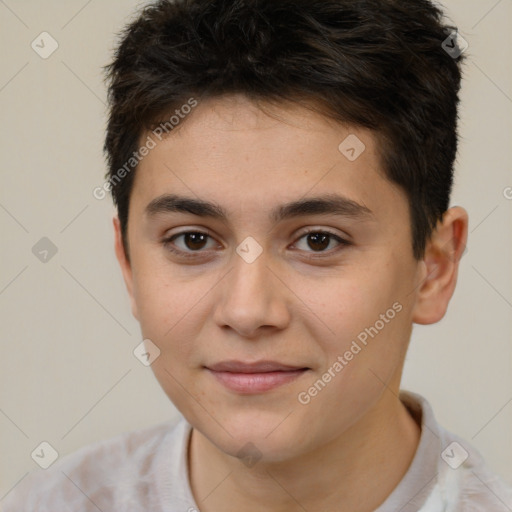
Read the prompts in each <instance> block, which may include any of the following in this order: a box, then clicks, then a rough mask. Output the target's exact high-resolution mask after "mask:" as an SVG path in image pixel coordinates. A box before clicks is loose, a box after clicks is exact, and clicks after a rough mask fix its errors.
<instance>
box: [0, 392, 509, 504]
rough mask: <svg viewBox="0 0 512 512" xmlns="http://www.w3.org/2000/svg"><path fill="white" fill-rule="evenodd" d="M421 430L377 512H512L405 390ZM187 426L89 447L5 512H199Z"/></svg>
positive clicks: (24, 487) (468, 454)
mask: <svg viewBox="0 0 512 512" xmlns="http://www.w3.org/2000/svg"><path fill="white" fill-rule="evenodd" d="M400 399H401V400H402V402H403V403H404V404H405V405H406V406H407V408H408V409H409V411H410V412H411V414H412V415H413V416H414V417H415V418H416V420H417V421H418V423H421V427H422V428H421V437H420V443H419V445H418V448H417V451H416V454H415V456H414V459H413V461H412V463H411V465H410V467H409V469H408V471H407V473H406V474H405V476H404V477H403V479H402V480H401V481H400V483H399V484H398V486H397V487H396V488H395V489H394V491H393V492H392V493H391V494H390V495H389V496H388V498H387V499H386V500H385V502H384V503H383V504H382V505H381V506H380V507H378V509H377V510H376V511H375V512H397V511H400V512H473V511H475V512H476V511H479V512H480V511H481V512H511V511H512V486H511V485H508V484H506V483H505V482H504V481H503V480H501V479H500V478H499V477H497V476H496V475H494V474H493V473H492V472H491V471H490V470H489V469H488V468H487V467H486V465H485V463H484V460H483V458H482V456H481V455H480V454H479V453H478V452H477V451H476V450H475V449H474V448H473V447H471V445H470V444H469V443H467V442H466V441H464V440H462V439H461V438H459V437H458V436H456V435H454V434H451V433H450V432H448V431H446V430H445V429H444V428H442V427H441V426H440V425H438V423H437V422H436V420H435V418H434V415H433V413H432V409H431V407H430V405H429V404H428V402H427V401H426V400H425V399H424V398H422V397H421V396H419V395H417V394H414V393H409V392H406V391H402V392H401V394H400ZM190 433H191V426H190V424H189V423H188V422H187V421H186V420H185V419H184V418H181V419H180V420H179V421H178V422H177V423H174V424H173V423H171V422H168V423H164V424H161V425H157V426H155V427H151V428H146V429H140V430H136V431H133V432H128V433H125V434H122V435H119V436H117V437H115V438H113V439H110V440H107V441H103V442H100V443H95V444H93V445H90V446H86V447H84V448H82V449H80V450H79V451H77V452H75V453H73V454H70V455H68V456H66V457H64V458H62V459H61V460H60V461H57V462H55V463H54V464H53V465H52V466H50V467H49V468H48V469H46V470H38V471H34V472H32V473H31V474H29V475H28V476H27V477H25V478H24V479H23V480H22V481H21V482H20V483H19V484H18V485H16V487H15V488H14V489H13V490H11V491H10V492H9V493H8V494H7V496H5V497H4V499H3V500H2V502H1V503H0V510H2V512H29V511H30V512H36V511H37V512H68V511H69V512H71V511H73V512H98V511H100V512H125V511H126V512H139V511H140V512H142V511H144V512H197V511H199V512H200V510H201V508H200V504H198V503H196V502H195V500H194V497H193V495H192V492H191V489H190V483H189V480H188V470H187V448H188V440H189V436H190Z"/></svg>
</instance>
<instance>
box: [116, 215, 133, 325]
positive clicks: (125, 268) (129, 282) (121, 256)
mask: <svg viewBox="0 0 512 512" xmlns="http://www.w3.org/2000/svg"><path fill="white" fill-rule="evenodd" d="M112 222H113V224H114V233H115V250H116V257H117V261H118V262H119V266H120V267H121V272H122V273H123V279H124V283H125V285H126V289H127V290H128V295H129V296H130V302H131V307H132V315H133V316H134V317H135V318H136V319H137V320H138V319H139V317H138V312H137V304H136V302H135V298H134V295H133V274H132V267H131V263H130V262H129V261H128V257H127V255H126V253H125V250H124V245H123V237H122V234H121V223H120V221H119V217H118V216H117V215H115V216H114V218H113V219H112Z"/></svg>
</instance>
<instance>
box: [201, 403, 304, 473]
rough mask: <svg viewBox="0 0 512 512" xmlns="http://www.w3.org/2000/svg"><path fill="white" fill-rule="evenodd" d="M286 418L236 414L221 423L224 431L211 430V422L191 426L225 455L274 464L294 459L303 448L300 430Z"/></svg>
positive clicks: (257, 413)
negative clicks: (195, 427) (195, 426)
mask: <svg viewBox="0 0 512 512" xmlns="http://www.w3.org/2000/svg"><path fill="white" fill-rule="evenodd" d="M287 414H288V412H286V413H284V414H283V413H280V414H276V413H272V414H271V413H264V412H262V411H257V410H254V411H251V412H248V413H247V414H241V413H240V412H238V413H236V414H234V415H233V416H232V417H227V416H226V417H225V418H226V419H224V420H223V421H222V422H221V424H222V426H223V427H224V429H225V430H224V429H222V428H220V427H218V426H217V425H216V426H214V423H215V422H214V421H213V420H211V418H210V421H207V422H206V423H205V422H201V423H195V424H196V425H197V429H198V430H199V431H200V432H201V433H202V434H203V435H204V436H205V437H206V438H208V439H209V440H210V442H211V443H213V444H214V445H215V446H217V448H218V449H219V450H221V451H223V452H224V453H227V454H228V455H231V456H233V457H237V458H240V459H246V458H249V459H251V460H255V459H259V460H260V461H261V462H268V463H277V462H282V461H285V460H289V459H292V458H294V457H296V456H298V455H299V451H302V450H303V449H304V446H305V443H304V441H305V436H304V434H305V429H304V426H303V425H302V426H301V425H296V424H295V423H296V421H297V420H296V419H295V420H292V418H291V417H289V418H286V416H287ZM290 416H291V415H290ZM285 418H286V419H285ZM283 420H284V421H283ZM193 424H194V423H193ZM308 441H310V438H309V439H308Z"/></svg>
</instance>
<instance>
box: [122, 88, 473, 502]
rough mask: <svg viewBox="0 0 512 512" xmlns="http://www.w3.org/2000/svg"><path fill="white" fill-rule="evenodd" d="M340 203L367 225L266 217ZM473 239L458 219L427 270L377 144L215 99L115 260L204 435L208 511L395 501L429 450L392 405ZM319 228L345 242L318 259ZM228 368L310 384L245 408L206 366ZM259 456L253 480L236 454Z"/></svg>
mask: <svg viewBox="0 0 512 512" xmlns="http://www.w3.org/2000/svg"><path fill="white" fill-rule="evenodd" d="M349 134H355V135H356V136H357V137H358V138H359V139H360V140H361V141H363V142H364V144H365V146H366V149H365V150H364V152H363V153H362V154H361V155H360V156H359V157H358V158H357V159H356V160H355V161H349V160H348V159H347V158H346V157H345V156H344V155H343V154H341V152H340V151H339V150H338V146H339V144H340V143H341V142H342V141H343V140H344V139H345V138H346V137H347V135H349ZM146 136H147V134H144V135H143V138H144V139H145V137H146ZM141 140H142V138H141ZM333 191H335V192H337V193H339V194H342V195H344V196H345V197H347V198H350V199H351V200H353V201H355V202H357V203H359V204H360V205H364V206H365V207H366V208H368V209H369V210H371V212H372V215H370V216H368V217H365V218H351V217H347V216H344V217H340V216H335V215H333V214H322V215H319V214H316V215H312V214H309V215H305V216H301V217H299V218H292V219H287V220H282V221H279V222H277V223H275V222H273V221H271V220H270V219H269V212H270V211H271V210H272V209H273V208H274V207H276V206H277V205H281V204H283V203H287V202H290V201H294V200H298V199H304V198H305V197H313V196H319V195H323V194H328V193H332V192H333ZM166 193H172V194H179V195H183V196H187V197H191V198H196V199H197V198H200V199H204V200H208V201H214V202H216V203H218V204H219V205H220V206H222V207H223V208H224V209H225V210H226V211H227V214H228V220H227V222H223V221H221V220H218V219H211V218H207V217H198V216H196V215H192V214H190V213H182V212H167V213H159V214H156V215H148V214H147V212H146V211H145V208H146V207H147V205H148V204H149V203H150V202H151V201H152V200H154V199H155V198H157V197H159V196H161V195H162V194H166ZM467 225H468V216H467V213H466V211H465V210H464V209H462V208H460V207H452V208H450V209H449V210H448V211H447V212H446V213H445V215H444V218H443V222H440V223H439V224H438V227H437V229H436V231H435V232H434V233H433V235H432V237H431V239H430V241H429V242H428V246H427V250H426V253H425V257H424V258H423V259H422V260H421V261H417V260H415V259H414V257H413V253H412V240H411V228H410V216H409V210H408V203H407V197H406V194H405V192H404V191H403V190H402V189H400V188H399V187H397V186H395V185H394V184H393V183H391V182H390V181H389V180H387V179H386V177H385V176H384V174H383V172H382V168H381V164H380V158H379V153H378V148H377V146H376V141H375V138H374V135H373V134H372V132H370V131H368V130H364V129H361V128H357V127H353V126H352V127H350V126H344V125H341V124H339V123H335V122H333V121H332V120H328V119H326V118H325V117H323V116H321V115H320V114H317V113H313V112H311V110H308V109H305V108H303V107H300V106H298V105H288V104H286V105H285V104H280V105H274V106H270V105H267V106H266V107H265V111H262V110H261V109H260V108H258V107H257V106H256V105H254V103H252V102H251V101H249V100H248V99H246V98H244V97H243V96H227V97H223V98H216V99H209V100H208V101H204V102H201V103H200V104H199V105H198V106H197V107H196V108H195V109H194V111H193V112H192V113H191V114H189V115H188V116H187V119H186V121H184V122H183V123H182V124H181V126H180V127H179V128H178V129H175V130H174V131H172V132H171V133H170V134H169V136H168V137H166V138H165V139H164V140H163V141H162V142H159V143H158V144H157V146H156V147H155V148H154V149H152V150H151V151H150V153H149V154H148V155H147V156H146V157H145V158H144V159H143V160H142V162H141V163H140V164H139V167H138V169H137V174H136V176H135V181H134V186H133V190H132V194H131V199H130V214H129V220H128V246H129V259H128V257H127V255H126V254H125V252H124V250H123V244H122V238H121V233H120V226H119V221H118V219H117V218H114V229H115V236H116V244H115V247H116V254H117V258H118V260H119V263H120V266H121V269H122V272H123V276H124V280H125V283H126V286H127V290H128V293H129V295H130V298H131V304H132V311H133V314H134V316H135V317H136V318H137V320H138V321H139V322H140V325H141V331H142V334H143V337H144V338H149V339H150V340H152V342H153V343H154V344H155V345H157V346H158V347H159V349H160V350H161V354H160V356H159V357H158V358H157V359H156V360H155V362H154V363H153V364H152V368H153V371H154V373H155V375H156V377H157V379H158V381H159V382H160V384H161V386H162V388H163V389H164V390H165V392H166V393H167V395H168V396H169V398H170V399H171V400H172V402H173V403H174V404H175V405H176V407H177V408H178V409H179V411H180V412H181V413H182V414H183V415H184V417H185V418H186V419H187V420H188V422H189V423H190V424H191V425H192V426H193V431H192V435H191V439H190V444H189V479H190V484H191V488H192V492H193V494H194V497H195V499H196V502H197V504H198V506H199V507H200V509H201V512H210V511H212V512H213V511H218V510H222V511H231V510H233V511H234V510H244V511H248V512H251V511H260V510H262V509H263V508H264V509H265V510H268V511H273V512H274V511H275V512H277V511H287V512H290V511H291V512H294V511H303V510H304V509H306V510H308V511H310V512H313V511H318V512H320V511H322V512H328V511H333V512H334V511H336V512H340V511H341V512H344V511H354V510H357V511H359V512H366V511H368V512H369V511H372V510H375V508H377V507H378V506H379V505H380V504H381V503H382V502H383V501H384V500H385V499H386V497H387V496H389V494H390V493H391V492H392V490H393V489H394V488H395V487H396V485H397V484H398V483H399V482H400V480H401V479H402V477H403V476H404V474H405V473H406V471H407V469H408V467H409V465H410V463H411V461H412V458H413V457H414V453H415V450H416V448H417V445H418V442H419V436H420V428H419V426H418V425H417V424H416V422H415V421H414V420H413V418H412V417H411V416H410V415H409V413H408V411H407V409H406V408H405V407H404V406H403V404H402V402H401V401H400V400H399V398H398V393H399V386H400V378H401V374H402V367H403V362H404V357H405V353H406V350H407V346H408V343H409V339H410V335H411V331H412V325H413V323H418V324H431V323H435V322H438V321H439V320H440V319H441V318H442V317H443V316H444V314H445V312H446V309H447V306H448V302H449V300H450V298H451V296H452V294H453V291H454V288H455V284H456V279H457V271H458V262H459V259H460V257H461V255H462V252H463V250H464V247H465V243H466V239H467ZM309 228H315V229H317V232H318V231H320V232H322V231H325V230H328V231H330V232H332V233H334V234H335V235H337V236H340V237H341V238H342V239H346V240H349V241H350V245H346V246H344V245H340V244H339V243H338V242H337V241H336V240H335V239H334V238H331V239H330V240H331V241H330V242H329V244H328V246H327V247H326V248H324V249H320V250H319V249H318V245H315V244H314V242H311V241H308V237H307V236H304V231H305V229H309ZM187 231H188V232H194V231H195V232H197V231H201V232H207V233H208V234H210V235H211V238H206V239H205V240H203V242H202V244H198V243H197V242H196V243H195V244H194V243H190V241H189V243H188V244H187V239H186V238H185V237H183V236H181V237H178V238H177V239H175V240H174V242H172V244H171V247H172V246H173V247H175V248H176V249H178V250H180V249H181V250H182V251H183V252H188V253H193V255H194V257H193V258H189V259H186V258H184V257H181V256H178V255H175V254H173V253H171V252H169V250H168V247H169V244H167V246H166V244H165V243H163V242H162V240H163V239H164V238H166V237H167V238H168V237H169V236H170V235H173V234H178V233H183V232H187ZM248 236H251V237H253V238H254V239H255V240H256V241H257V242H258V244H259V245H260V246H261V249H262V252H261V254H260V255H259V256H258V257H257V258H256V259H255V261H253V262H252V263H248V262H247V261H245V260H244V259H243V258H242V257H240V256H239V255H238V253H237V252H236V248H237V247H238V246H239V245H240V244H241V243H242V241H244V239H245V238H246V237H248ZM194 251H195V252H194ZM322 251H323V253H322ZM319 253H320V254H325V256H323V257H322V256H319ZM396 302H398V303H399V304H400V305H401V306H402V309H401V311H400V312H399V313H397V314H396V315H395V316H394V318H393V319H392V320H390V321H389V322H388V323H386V324H385V326H384V328H382V329H381V330H380V331H379V333H378V335H376V336H375V337H374V338H369V339H368V344H367V346H364V347H363V349H362V350H361V351H360V352H359V353H358V354H357V355H355V356H354V357H353V359H352V360H351V361H349V362H348V364H347V365H346V366H344V368H343V370H342V371H340V372H339V373H336V374H335V377H333V378H332V379H331V380H330V382H329V383H328V384H327V385H326V386H325V387H324V388H323V389H322V390H321V391H320V392H318V394H317V395H316V396H314V397H313V398H311V400H310V402H309V403H308V404H306V405H304V404H301V403H299V401H298V399H297V397H298V394H299V393H300V392H303V391H307V390H308V389H309V388H310V387H311V386H312V384H313V383H314V382H315V381H317V380H318V379H321V378H322V375H323V374H324V373H325V372H326V371H327V370H328V368H329V367H332V365H333V363H334V362H335V361H336V360H337V358H338V356H340V355H343V354H344V353H345V352H346V351H347V350H349V348H350V346H351V343H352V341H353V340H355V339H356V337H357V335H358V334H359V333H361V332H362V331H363V330H364V329H365V328H368V327H370V326H374V325H375V323H376V321H377V320H379V318H381V317H380V315H381V314H383V313H385V312H386V311H387V310H388V309H389V308H391V307H392V305H393V304H394V303H396ZM228 359H237V360H242V361H247V362H252V361H261V360H273V361H279V362H282V363H286V364H290V365H298V366H301V367H307V368H309V370H308V371H307V372H305V373H303V374H302V375H301V376H300V377H298V378H297V379H296V380H294V381H292V382H289V383H287V384H284V385H282V386H280V387H278V388H275V389H272V390H270V391H266V392H261V393H259V394H243V393H237V392H234V391H231V390H228V389H227V388H225V387H224V386H223V385H222V384H221V383H219V382H218V381H217V379H215V378H214V377H213V376H212V374H211V373H210V372H209V371H208V370H207V369H205V366H208V365H211V364H213V363H217V362H220V361H225V360H228ZM247 443H252V445H251V446H254V447H256V448H255V449H256V450H257V454H258V457H260V458H259V460H258V461H257V463H256V464H254V465H251V466H249V465H248V464H246V463H244V460H242V458H241V456H240V454H239V451H240V450H241V449H243V447H245V450H246V451H247V449H248V448H247ZM253 450H254V448H253ZM237 454H238V455H237Z"/></svg>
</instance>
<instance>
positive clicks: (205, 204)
mask: <svg viewBox="0 0 512 512" xmlns="http://www.w3.org/2000/svg"><path fill="white" fill-rule="evenodd" d="M145 212H146V214H147V215H148V216H154V215H157V214H159V213H170V212H182V213H191V214H192V215H197V216H198V217H211V218H213V219H218V220H221V221H224V222H225V221H227V219H228V214H227V212H226V210H224V208H222V207H221V206H220V205H218V204H216V203H213V202H209V201H204V200H202V199H194V198H190V197H183V196H178V195H175V194H164V195H162V196H159V197H157V198H155V199H153V200H152V201H151V202H150V203H149V204H148V205H147V206H146V209H145ZM321 214H324V215H326V214H327V215H329V214H331V215H338V216H341V217H349V218H352V219H361V220H363V219H366V218H370V217H373V216H374V215H373V212H372V211H371V210H369V209H368V208H367V207H366V206H364V205H361V204H359V203H357V202H355V201H353V200H352V199H348V198H347V197H344V196H341V195H338V194H327V195H322V196H319V197H309V198H306V199H299V200H297V201H293V202H291V203H286V204H283V205H281V206H278V207H277V208H274V209H273V210H272V211H271V213H270V219H271V220H272V221H274V222H275V223H277V222H279V221H282V220H285V219H291V218H294V217H301V216H306V215H321Z"/></svg>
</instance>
